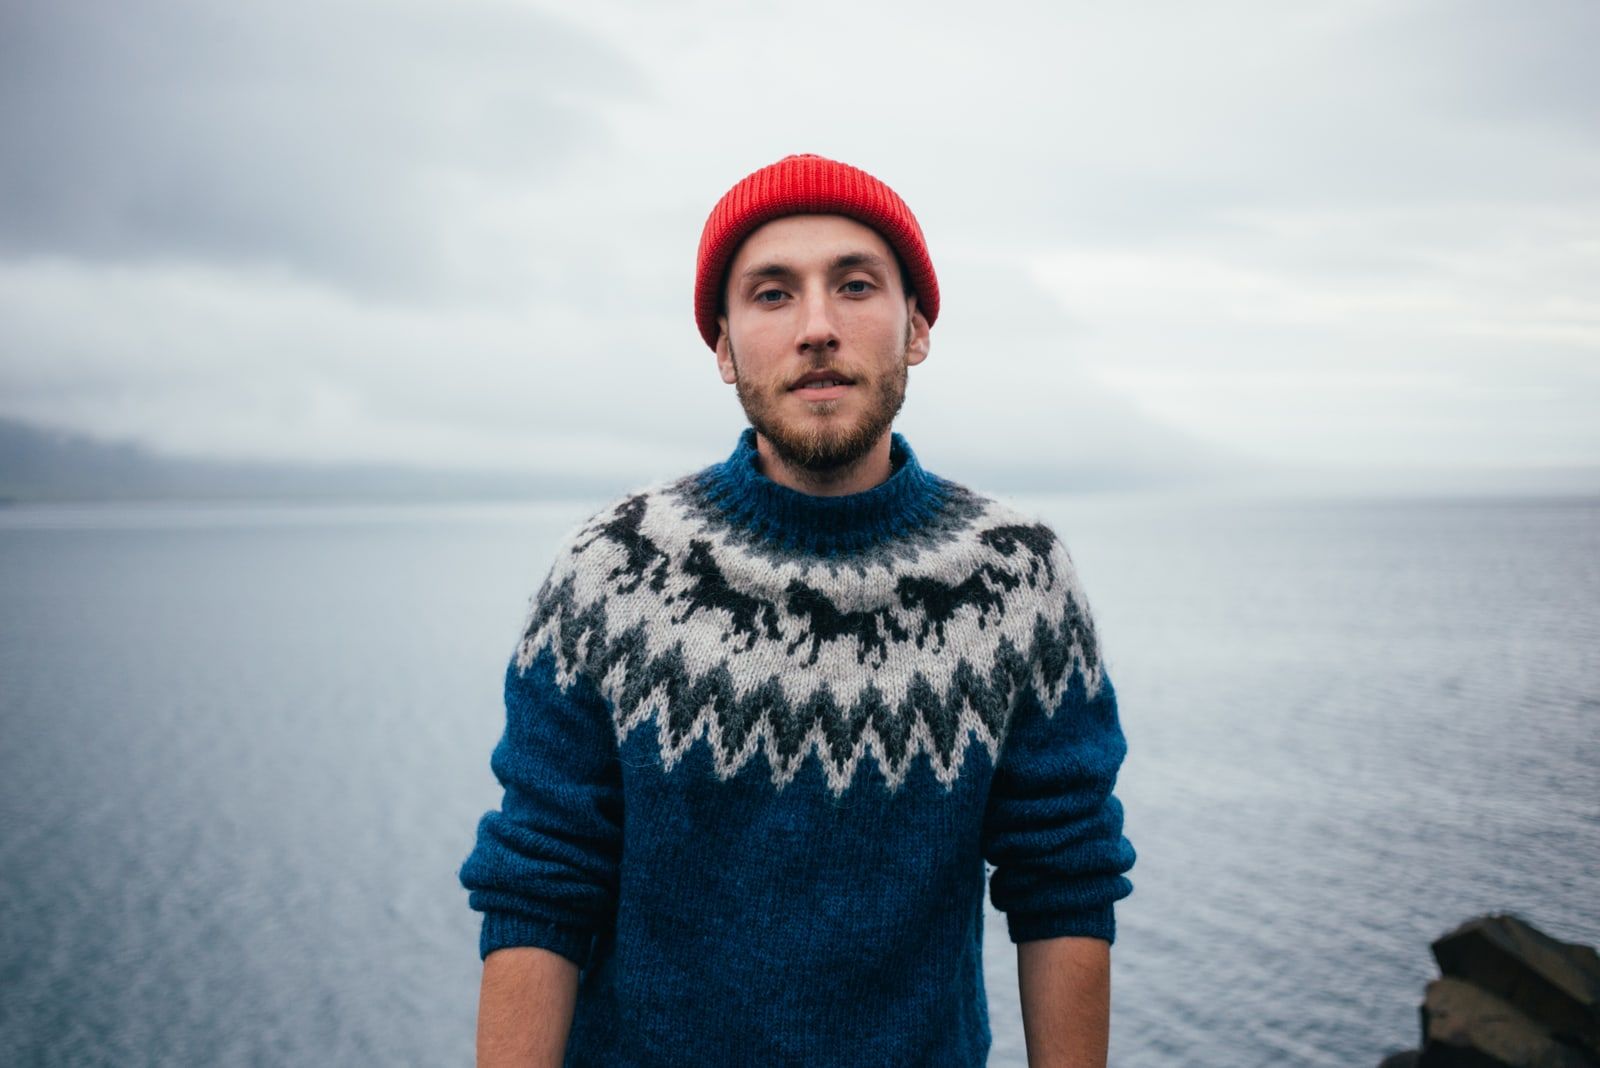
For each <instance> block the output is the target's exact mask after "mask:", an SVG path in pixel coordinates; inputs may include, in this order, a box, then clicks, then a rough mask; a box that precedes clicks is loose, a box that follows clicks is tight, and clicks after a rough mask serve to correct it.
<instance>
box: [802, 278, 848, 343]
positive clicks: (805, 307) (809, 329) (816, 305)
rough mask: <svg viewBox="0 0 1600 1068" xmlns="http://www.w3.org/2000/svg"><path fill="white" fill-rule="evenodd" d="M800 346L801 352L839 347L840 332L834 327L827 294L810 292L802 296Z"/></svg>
mask: <svg viewBox="0 0 1600 1068" xmlns="http://www.w3.org/2000/svg"><path fill="white" fill-rule="evenodd" d="M798 347H799V349H800V351H801V352H805V351H807V350H808V349H810V350H817V351H821V350H825V349H826V350H832V349H837V348H838V347H839V333H838V331H837V330H836V329H835V327H834V322H833V309H832V307H831V306H830V305H829V303H828V298H827V295H826V294H823V293H808V294H806V295H805V296H804V297H802V298H801V305H800V337H799V345H798Z"/></svg>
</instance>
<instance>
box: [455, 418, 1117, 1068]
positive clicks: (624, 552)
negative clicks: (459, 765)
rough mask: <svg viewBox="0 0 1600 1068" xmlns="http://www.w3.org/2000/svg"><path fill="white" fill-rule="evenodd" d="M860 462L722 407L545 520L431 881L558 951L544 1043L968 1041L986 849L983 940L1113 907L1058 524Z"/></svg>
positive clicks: (959, 1053) (721, 1051)
mask: <svg viewBox="0 0 1600 1068" xmlns="http://www.w3.org/2000/svg"><path fill="white" fill-rule="evenodd" d="M891 464H892V468H893V473H892V475H891V476H890V477H889V479H888V480H887V481H885V482H883V483H882V484H881V485H879V486H876V487H874V488H873V489H870V490H867V491H865V492H863V493H857V494H852V495H847V496H842V497H818V496H811V495H808V494H804V493H800V492H797V491H794V490H791V489H788V488H786V487H783V486H780V485H778V484H777V483H775V482H773V481H771V480H770V479H768V478H766V477H765V476H764V475H762V474H761V472H760V470H759V467H758V464H757V457H756V451H755V432H754V431H753V430H749V429H747V430H745V431H744V432H743V434H742V435H741V436H740V439H739V442H738V445H737V447H736V448H735V450H734V452H733V454H732V455H731V456H730V457H729V458H728V459H727V460H726V461H724V462H722V463H720V464H715V465H712V466H710V467H707V468H706V469H704V470H702V471H700V472H698V473H695V474H692V475H687V476H684V477H682V478H679V479H677V480H674V481H671V482H664V483H660V484H657V485H655V486H652V487H649V488H647V489H644V490H642V491H641V492H638V493H635V494H632V495H629V496H627V497H626V498H623V499H621V500H619V501H618V502H616V503H615V504H614V505H612V506H610V507H607V508H605V509H603V510H602V511H600V512H599V513H597V514H596V515H595V516H593V517H592V518H591V519H589V520H588V521H587V522H586V523H584V524H582V525H581V526H580V527H579V528H578V529H577V530H576V531H574V532H573V533H572V534H570V535H569V536H568V537H567V538H566V540H565V542H564V544H563V545H562V546H561V548H560V549H559V550H558V553H557V557H556V560H555V563H554V565H553V566H552V568H551V569H550V572H549V575H548V577H547V578H546V579H545V581H544V583H543V584H542V586H541V588H540V589H539V591H538V593H537V594H536V595H535V596H534V598H533V600H532V605H531V610H530V613H529V616H528V619H527V623H526V627H525V630H524V632H523V634H522V638H521V641H520V642H519V643H518V645H517V647H516V650H515V654H514V656H513V657H512V660H511V663H510V665H509V667H508V669H507V672H506V680H505V696H506V727H505V733H504V735H503V736H502V738H501V740H500V742H499V744H498V745H497V746H496V747H495V750H494V753H493V756H492V758H491V762H490V763H491V767H492V768H493V770H494V773H495V775H496V777H497V778H498V779H499V780H500V782H501V784H502V785H503V786H504V788H505V793H504V799H503V802H502V804H501V807H500V808H499V809H498V810H496V811H491V812H489V813H488V814H487V815H485V816H484V817H483V819H482V821H481V822H480V823H479V825H478V835H477V843H476V846H475V848H474V849H473V851H472V852H471V854H470V856H468V858H467V860H466V862H465V864H464V865H463V866H462V868H461V871H460V879H461V882H462V884H463V885H464V886H465V887H466V888H467V889H468V890H469V891H470V892H471V893H470V897H469V903H470V904H471V906H472V907H473V908H475V909H478V910H479V911H481V912H482V913H483V926H482V937H481V942H480V946H479V950H480V953H481V954H482V955H483V956H488V954H490V953H492V952H494V951H495V950H497V949H500V948H502V947H506V946H542V947H544V948H546V949H549V950H552V951H554V952H556V953H560V954H562V955H563V956H565V957H567V958H569V959H570V960H572V961H573V962H575V963H576V964H577V965H578V966H579V968H580V969H581V971H580V978H579V990H578V1001H577V1007H576V1010H575V1012H574V1017H573V1022H572V1029H571V1032H570V1036H569V1040H568V1045H567V1056H566V1063H567V1064H568V1065H570V1066H588V1065H603V1066H627V1065H641V1066H658V1065H697V1066H703V1065H735V1064H740V1065H743V1064H772V1065H789V1064H795V1065H802V1064H803V1065H857V1064H859V1065H964V1066H965V1065H981V1064H983V1063H984V1062H985V1060H986V1058H987V1055H988V1050H989V1045H990V1033H989V1023H988V1011H987V1005H986V1002H985V997H984V986H983V967H982V937H983V895H984V889H985V880H986V878H987V883H988V891H989V894H990V897H991V900H992V901H993V902H994V905H995V907H996V908H997V909H999V910H1001V911H1002V912H1004V913H1005V916H1006V922H1007V928H1008V932H1009V934H1010V937H1011V939H1012V940H1013V941H1016V942H1022V941H1027V940H1031V939H1041V938H1052V937H1056V936H1059V935H1078V936H1088V937H1093V938H1101V939H1104V940H1105V941H1107V942H1111V941H1112V940H1113V939H1114V936H1115V924H1114V919H1113V902H1115V901H1116V900H1118V899H1120V898H1122V897H1124V896H1125V895H1127V894H1128V893H1129V892H1130V891H1131V890H1132V886H1131V884H1130V883H1129V881H1128V879H1127V878H1126V877H1125V875H1124V874H1123V873H1124V872H1126V871H1127V870H1128V869H1129V868H1130V867H1131V866H1132V864H1133V861H1134V852H1133V849H1132V847H1131V846H1130V844H1129V843H1128V841H1127V839H1126V838H1124V837H1123V835H1122V807H1121V805H1120V804H1119V802H1118V801H1117V799H1116V798H1115V796H1113V794H1112V788H1113V785H1114V782H1115V779H1116V774H1117V771H1118V768H1119V767H1120V765H1121V762H1122V759H1123V756H1124V753H1125V750H1126V746H1125V743H1124V738H1123V734H1122V731H1121V728H1120V726H1119V723H1118V717H1117V705H1116V696H1115V693H1114V691H1113V690H1112V687H1111V681H1110V679H1109V678H1108V677H1107V675H1106V671H1105V667H1104V664H1103V663H1102V660H1101V655H1100V650H1099V646H1098V644H1097V642H1096V638H1095V630H1094V626H1093V623H1092V622H1091V619H1090V615H1089V610H1088V606H1087V604H1086V602H1085V599H1084V595H1083V591H1082V590H1081V588H1080V586H1079V582H1078V579H1077V576H1076V573H1075V571H1074V568H1073V565H1072V561H1071V559H1070V557H1069V555H1068V553H1067V550H1066V548H1065V547H1064V546H1063V545H1062V543H1061V541H1060V540H1059V539H1058V538H1057V537H1056V535H1055V533H1054V532H1053V531H1052V530H1051V529H1050V527H1048V526H1047V525H1045V524H1043V523H1040V522H1037V521H1035V520H1033V519H1030V518H1029V517H1027V516H1025V515H1022V514H1019V513H1016V512H1014V511H1012V510H1010V509H1009V508H1007V507H1006V506H1004V505H1002V504H1000V503H999V502H997V501H995V500H993V499H990V498H987V497H985V496H982V495H980V494H978V493H976V492H974V491H972V490H969V489H967V488H965V487H964V486H962V485H960V484H958V483H955V482H952V481H948V480H945V479H942V478H939V477H938V476H936V475H933V474H931V473H929V472H928V471H926V470H924V469H923V468H922V467H921V466H920V465H919V464H918V462H917V458H916V456H915V454H914V453H913V452H912V451H911V448H910V447H909V445H908V444H907V443H906V441H905V439H904V437H902V436H901V435H900V434H898V433H896V434H893V435H892V438H891ZM986 862H987V863H986ZM990 866H992V873H991V871H990V870H989V869H990Z"/></svg>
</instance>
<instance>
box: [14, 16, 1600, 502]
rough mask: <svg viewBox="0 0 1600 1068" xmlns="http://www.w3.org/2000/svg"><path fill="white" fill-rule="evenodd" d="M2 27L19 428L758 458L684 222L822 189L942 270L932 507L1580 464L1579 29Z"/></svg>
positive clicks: (868, 20) (1590, 331)
mask: <svg viewBox="0 0 1600 1068" xmlns="http://www.w3.org/2000/svg"><path fill="white" fill-rule="evenodd" d="M3 18H4V19H5V22H6V25H5V27H4V32H3V33H0V89H3V90H4V92H3V96H0V135H3V136H5V137H6V138H7V143H8V152H7V153H6V154H5V156H4V158H3V161H0V415H10V416H13V417H16V418H20V419H25V420H28V421H31V422H34V423H46V424H50V425H60V426H65V427H71V428H76V429H80V430H90V431H103V432H106V433H110V432H112V431H115V432H116V433H117V434H119V435H123V436H128V437H131V438H133V439H135V440H138V441H142V442H146V443H149V444H153V445H156V446H158V447H161V448H163V449H166V450H168V451H178V452H186V453H191V454H202V455H204V454H210V455H225V456H246V455H260V456H263V457H269V458H277V459H307V458H327V459H329V460H338V459H366V460H387V461H394V462H417V463H423V462H427V463H438V464H444V465H474V466H479V465H486V464H487V465H491V466H516V465H524V464H525V465H533V466H535V467H537V465H542V464H543V465H560V464H567V465H574V464H577V465H585V464H593V465H601V466H603V467H605V469H606V470H608V471H616V472H622V471H626V470H636V471H637V472H638V475H639V478H640V479H641V480H642V479H644V478H646V477H654V476H656V475H658V474H659V475H665V474H669V473H672V472H673V471H674V470H680V469H683V468H686V467H688V466H690V465H691V464H692V463H695V462H698V461H703V460H707V459H711V458H715V457H717V456H720V455H722V454H724V453H725V451H726V449H727V447H728V446H729V445H730V444H731V440H732V436H733V433H734V432H735V431H736V429H737V428H738V427H739V426H740V425H741V424H742V418H741V413H740V412H739V411H738V409H737V406H736V404H735V402H734V400H733V397H732V393H731V390H729V389H728V388H727V387H725V386H724V385H723V384H722V383H721V382H720V381H719V380H718V379H717V378H716V376H715V371H714V368H713V365H712V362H711V358H710V356H709V354H708V353H707V352H706V351H705V349H704V348H703V346H701V344H700V343H699V340H698V338H697V336H696V335H695V333H694V330H693V327H692V322H691V319H690V314H689V286H690V275H691V269H692V257H693V250H694V247H695V243H696V241H697V239H698V236H699V228H700V226H701V224H702V222H703V220H704V218H705V213H706V212H707V210H708V209H709V208H710V206H711V204H712V203H713V202H714V201H715V199H716V197H717V195H718V194H719V193H720V192H721V191H722V190H723V189H725V188H727V187H728V186H729V185H730V184H732V183H733V182H734V181H735V180H736V179H737V178H739V177H740V176H741V175H743V174H745V173H748V172H749V171H750V170H752V169H754V168H756V167H758V166H760V165H762V164H764V163H767V162H770V161H772V160H775V159H777V158H779V157H780V156H782V155H785V154H787V153H789V152H794V151H813V152H820V153H823V154H826V155H831V156H834V157H836V158H842V159H847V160H850V161H851V162H854V163H856V164H858V165H860V166H863V167H865V168H866V169H868V170H869V171H872V172H873V173H876V174H878V175H880V176H881V177H883V178H885V179H886V180H888V181H889V182H890V183H891V184H892V185H893V186H894V187H895V188H896V189H897V190H898V191H899V192H900V193H901V194H902V195H903V196H904V197H905V198H906V199H907V201H908V202H909V203H910V204H911V205H912V207H913V208H914V209H915V210H916V212H917V214H918V217H919V219H920V220H921V222H922V225H923V228H924V230H925V231H926V232H927V234H928V238H929V242H930V246H931V248H932V251H933V256H934V261H935V263H936V264H937V266H938V269H939V272H940V275H941V280H942V282H943V289H944V296H945V300H944V308H943V311H942V315H941V320H940V323H939V325H938V327H937V328H936V330H935V334H934V339H933V340H934V354H933V357H932V358H931V359H930V360H929V361H928V362H927V363H926V364H924V365H922V366H920V367H918V368H916V369H914V371H913V381H912V386H911V393H910V395H909V399H908V402H907V406H906V409H905V412H904V414H903V417H902V425H903V427H904V428H905V429H906V430H907V432H908V435H909V434H912V433H913V432H914V434H915V437H914V439H913V440H914V441H915V442H916V443H917V444H918V449H919V452H923V453H927V454H928V455H929V456H930V460H931V459H932V458H934V457H938V458H942V459H943V460H944V463H943V464H942V465H935V469H936V470H937V469H939V467H940V466H943V467H944V468H945V469H946V470H961V471H967V472H972V473H974V474H973V478H974V481H980V480H982V479H992V480H994V481H1007V480H1011V481H1021V482H1029V483H1034V484H1038V485H1058V484H1061V483H1062V482H1063V480H1068V481H1074V482H1085V481H1093V480H1095V479H1101V478H1109V479H1115V478H1122V479H1125V480H1127V481H1134V482H1148V481H1150V480H1152V479H1158V478H1159V477H1160V476H1161V475H1162V473H1163V472H1166V473H1176V474H1180V475H1182V476H1184V477H1190V476H1193V477H1199V476H1201V475H1203V474H1207V473H1210V472H1214V471H1216V470H1219V469H1222V468H1241V469H1252V468H1257V467H1260V466H1263V465H1270V464H1275V463H1285V462H1293V463H1297V464H1302V465H1328V464H1335V463H1343V464H1351V465H1357V466H1360V467H1362V468H1364V469H1365V470H1368V471H1377V470H1379V469H1381V468H1390V467H1394V466H1396V465H1406V464H1410V465H1414V466H1419V467H1420V466H1421V465H1433V466H1438V465H1446V464H1455V465H1457V466H1462V465H1465V466H1476V467H1479V468H1485V469H1487V468H1488V467H1490V466H1494V467H1497V468H1500V467H1507V466H1515V465H1517V464H1522V465H1558V466H1559V465H1583V464H1589V465H1593V464H1596V463H1600V439H1597V436H1596V434H1595V432H1594V431H1592V430H1590V429H1589V423H1590V422H1592V420H1591V419H1589V418H1588V417H1587V414H1586V413H1588V412H1591V411H1592V410H1593V409H1594V407H1595V405H1596V404H1597V403H1600V381H1597V377H1596V372H1595V371H1594V368H1595V367H1596V365H1597V364H1600V361H1597V360H1596V356H1597V352H1596V350H1597V348H1600V305H1597V301H1596V299H1595V297H1594V296H1593V294H1594V293H1596V292H1600V230H1597V228H1596V224H1595V221H1594V220H1595V219H1597V218H1600V195H1597V194H1596V192H1595V190H1596V189H1600V182H1597V178H1600V128H1597V127H1596V126H1595V125H1594V124H1593V123H1592V122H1591V121H1589V118H1590V117H1591V116H1592V114H1593V111H1594V106H1595V103H1596V99H1597V97H1600V87H1597V84H1596V74H1595V72H1594V65H1593V64H1591V63H1590V62H1589V61H1588V58H1587V54H1586V47H1585V45H1586V42H1587V41H1588V40H1590V39H1591V38H1592V37H1593V36H1594V33H1593V32H1592V31H1593V30H1594V29H1595V28H1596V26H1595V23H1596V20H1597V18H1600V16H1597V14H1596V9H1595V8H1594V7H1593V5H1591V4H1587V3H1580V2H1555V0H1538V2H1535V3H1534V4H1533V5H1531V6H1527V5H1524V6H1523V7H1521V8H1519V9H1518V10H1517V12H1516V13H1514V14H1509V13H1506V12H1504V11H1502V10H1501V9H1500V8H1499V7H1498V6H1496V5H1493V4H1489V3H1487V2H1486V0H1467V2H1466V3H1444V2H1442V0H1414V2H1402V3H1394V2H1384V3H1376V2H1357V3H1351V4H1342V5H1336V6H1333V7H1327V6H1318V7H1304V6H1295V5H1281V4H1268V3H1258V2H1245V0H1234V2H1225V3H1222V4H1215V5H1200V6H1197V5H1190V4H1181V3H1177V2H1164V3H1157V4H1146V5H1137V6H1128V5H1124V6H1122V7H1114V6H1106V5H1089V4H1069V5H1048V4H1043V3H1031V2H1020V0H999V2H996V3H993V4H988V5H984V6H983V7H981V8H974V7H972V6H970V5H965V6H963V5H956V4H946V5H934V6H933V7H931V8H930V7H928V6H927V5H911V4H902V3H888V4H874V5H860V4H840V3H833V2H831V0H819V2H817V3H815V4H813V5H811V6H809V7H808V8H807V9H806V12H805V17H803V18H797V17H794V14H793V13H792V12H783V11H778V10H775V9H769V8H761V7H750V6H738V5H729V4H724V3H715V2H711V0H694V2H689V3H686V4H683V5H653V4H644V3H637V2H633V0H595V2H594V3H591V4H587V5H582V6H575V7H562V8H557V7H555V6H554V5H549V4H537V5H533V6H528V5H513V4H511V3H509V2H507V3H500V2H480V3H464V2H456V3H444V2H443V0H438V2H422V0H412V2H409V3H401V4H381V5H380V4H377V3H375V2H369V0H343V2H338V3H334V4H331V5H319V6H316V7H311V6H308V5H304V4H298V3H296V4H289V5H286V6H285V5H273V6H265V7H263V6H257V5H247V6H243V7H239V6H235V7H233V8H217V7H214V6H212V7H204V6H200V5H198V4H180V3H177V2H176V0H160V2H157V3H155V4H151V5H141V7H140V8H139V9H138V12H137V14H135V13H134V10H133V9H130V8H127V7H125V6H119V5H112V4H98V5H97V4H89V3H83V2H78V3H66V4H61V5H42V6H41V5H33V6H31V7H26V8H25V7H24V6H23V5H20V4H13V5H10V6H9V7H8V8H7V9H6V10H5V13H4V15H3ZM980 476H981V477H980Z"/></svg>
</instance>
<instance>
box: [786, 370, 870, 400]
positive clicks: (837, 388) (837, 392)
mask: <svg viewBox="0 0 1600 1068" xmlns="http://www.w3.org/2000/svg"><path fill="white" fill-rule="evenodd" d="M854 384H855V383H854V382H853V381H852V380H851V379H849V378H847V377H845V376H844V375H842V374H840V373H839V372H837V371H811V372H808V373H806V374H804V375H801V376H800V380H799V381H798V382H796V383H795V384H794V385H793V386H790V387H789V392H791V393H798V394H800V395H801V396H802V397H804V398H805V399H807V400H832V399H834V398H835V397H842V396H844V392H845V390H847V389H849V388H850V387H851V386H852V385H854Z"/></svg>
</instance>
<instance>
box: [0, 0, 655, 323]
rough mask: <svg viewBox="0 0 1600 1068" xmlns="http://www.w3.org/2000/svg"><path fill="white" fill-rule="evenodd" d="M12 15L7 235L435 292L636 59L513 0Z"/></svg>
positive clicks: (34, 7) (56, 246)
mask: <svg viewBox="0 0 1600 1068" xmlns="http://www.w3.org/2000/svg"><path fill="white" fill-rule="evenodd" d="M4 20H5V32H4V33H3V34H0V71H4V72H5V73H4V74H0V79H3V81H0V85H3V91H0V138H3V139H4V141H5V143H6V145H7V150H6V152H5V153H4V155H3V156H0V250H3V251H4V252H5V253H6V254H8V255H10V256H12V257H17V256H27V255H42V254H51V255H61V256H70V257H74V258H80V259H92V260H101V261H110V262H120V263H129V262H155V263H161V262H169V263H170V262H174V261H178V262H182V261H203V262H208V263H214V264H216V263H225V264H236V265H242V266H249V267H263V266H271V267H278V268H281V269H285V270H289V271H294V272H299V273H303V274H307V275H310V276H313V277H318V278H325V279H332V280H334V281H336V282H338V283H339V284H342V285H346V286H350V287H353V288H358V289H365V290H379V291H382V290H386V289H395V288H401V289H405V290H409V291H413V292H414V291H417V290H419V289H420V290H422V291H426V290H427V288H428V286H429V283H430V282H432V281H434V280H435V279H436V277H437V276H438V275H439V274H441V273H443V272H446V271H447V270H448V268H449V266H450V264H449V261H450V258H451V255H452V248H453V244H454V241H453V236H452V235H453V234H454V233H456V232H457V231H458V230H459V229H461V228H465V229H467V230H469V231H471V230H478V229H480V228H482V227H483V226H485V225H486V221H485V220H484V219H483V218H482V216H481V214H480V210H479V207H478V206H477V202H478V201H480V200H481V199H483V198H488V199H490V200H493V199H495V198H497V197H514V196H521V195H525V194H526V193H527V191H529V190H532V189H537V188H538V187H540V186H541V185H544V184H548V183H549V182H551V181H552V180H553V179H555V178H557V177H559V176H560V175H561V174H562V173H563V171H564V169H566V168H568V167H569V166H570V164H571V162H572V161H573V160H574V159H575V158H577V157H578V156H579V155H580V154H582V153H584V152H586V151H593V150H594V149H595V147H596V145H597V144H598V143H601V142H603V140H604V136H605V135H604V129H603V127H602V126H601V124H599V123H598V122H596V121H595V119H594V114H593V108H592V102H593V101H595V100H597V99H603V98H606V97H610V96H613V95H616V94H620V93H626V92H630V91H636V90H637V88H638V84H639V78H638V74H637V72H636V71H634V70H633V69H632V68H630V67H629V66H628V65H627V64H626V63H624V62H622V61H621V60H620V59H619V57H617V56H616V55H615V54H614V52H612V50H610V49H609V48H607V47H606V46H605V45H604V43H603V42H601V41H600V40H598V39H596V38H595V37H594V36H592V35H590V34H586V33H584V32H583V31H581V30H578V29H576V28H574V27H572V26H570V25H569V24H567V23H565V22H563V21H562V20H560V19H559V18H558V17H555V16H553V15H550V14H545V13H541V12H538V11H533V10H529V9H526V8H520V7H515V6H511V5H506V4H489V5H484V4H456V3H443V2H433V3H429V2H420V0H413V2H400V3H391V2H383V3H378V2H363V0H340V2H335V3H307V2H289V3H274V4H247V5H223V6H218V5H215V4H204V3H191V2H183V0H156V2H152V3H142V4H140V5H138V6H137V8H130V7H128V6H127V5H124V4H120V3H115V2H89V0H65V2H63V3H59V4H57V3H52V4H10V5H7V8H6V13H5V15H4Z"/></svg>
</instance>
